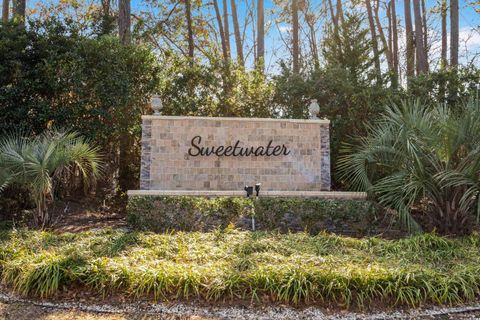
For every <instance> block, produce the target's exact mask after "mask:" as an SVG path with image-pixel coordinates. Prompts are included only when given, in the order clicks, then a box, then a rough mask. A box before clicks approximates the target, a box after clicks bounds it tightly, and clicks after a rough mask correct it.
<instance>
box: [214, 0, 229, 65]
mask: <svg viewBox="0 0 480 320" xmlns="http://www.w3.org/2000/svg"><path fill="white" fill-rule="evenodd" d="M213 7H214V8H215V16H216V18H217V23H218V31H219V33H220V41H221V43H222V53H223V59H224V60H225V63H228V49H227V43H226V42H225V32H224V30H223V23H222V15H221V14H220V9H219V7H218V0H213Z"/></svg>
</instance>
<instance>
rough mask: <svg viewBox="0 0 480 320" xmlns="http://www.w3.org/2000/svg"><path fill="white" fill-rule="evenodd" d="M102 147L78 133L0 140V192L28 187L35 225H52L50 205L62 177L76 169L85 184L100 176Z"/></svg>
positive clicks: (55, 132)
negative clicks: (13, 185)
mask: <svg viewBox="0 0 480 320" xmlns="http://www.w3.org/2000/svg"><path fill="white" fill-rule="evenodd" d="M100 166H101V160H100V157H99V155H98V148H96V147H92V146H90V145H89V143H88V142H87V141H86V140H85V139H83V138H82V137H80V136H78V134H76V133H74V132H66V131H57V130H52V131H49V130H47V131H44V132H43V133H42V134H40V135H37V136H33V137H31V136H24V135H22V134H12V135H7V136H6V137H3V138H2V139H0V192H1V191H2V190H3V189H4V188H6V187H7V186H8V185H11V184H19V185H21V186H24V187H26V188H27V189H28V191H29V192H30V195H31V197H32V199H33V200H34V202H35V205H36V209H35V213H34V223H35V225H36V226H37V227H40V228H44V227H47V226H48V225H49V224H50V223H51V218H52V217H51V214H50V213H49V211H48V205H49V203H50V202H51V201H52V200H53V195H54V189H55V186H57V185H58V182H59V179H60V177H61V176H62V175H63V174H64V173H66V172H68V171H72V170H76V171H77V172H78V173H79V175H80V176H81V177H82V179H83V182H84V183H85V185H88V184H89V183H90V182H92V181H94V180H95V179H96V178H98V177H99V175H100Z"/></svg>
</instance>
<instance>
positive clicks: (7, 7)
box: [2, 0, 10, 23]
mask: <svg viewBox="0 0 480 320" xmlns="http://www.w3.org/2000/svg"><path fill="white" fill-rule="evenodd" d="M9 11H10V0H3V3H2V22H3V23H7V22H8V15H9Z"/></svg>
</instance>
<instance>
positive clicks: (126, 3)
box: [118, 0, 131, 44]
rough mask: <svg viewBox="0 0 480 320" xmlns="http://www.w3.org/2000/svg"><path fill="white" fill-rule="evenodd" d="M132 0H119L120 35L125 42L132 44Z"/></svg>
mask: <svg viewBox="0 0 480 320" xmlns="http://www.w3.org/2000/svg"><path fill="white" fill-rule="evenodd" d="M130 15H131V11H130V0H119V1H118V35H119V37H120V41H121V42H122V43H123V44H130V40H131V33H130V26H131V20H130Z"/></svg>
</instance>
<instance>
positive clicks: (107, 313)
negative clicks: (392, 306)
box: [0, 293, 480, 320]
mask: <svg viewBox="0 0 480 320" xmlns="http://www.w3.org/2000/svg"><path fill="white" fill-rule="evenodd" d="M37 318H42V319H55V320H64V319H65V320H66V319H86V320H119V319H142V320H143V319H145V320H150V319H182V320H183V319H189V320H194V319H195V320H204V319H205V320H206V319H245V320H250V319H252V320H253V319H255V320H256V319H259V320H260V319H262V320H267V319H268V320H270V319H302V320H303V319H319V320H321V319H325V320H340V319H344V320H347V319H348V320H350V319H352V320H353V319H365V320H377V319H378V320H379V319H480V304H476V305H470V306H462V307H456V308H430V309H411V310H408V311H395V312H376V313H369V314H364V313H352V312H347V311H342V312H339V313H336V314H331V313H326V312H325V311H323V310H321V309H317V308H307V309H304V310H298V309H293V308H288V307H271V306H268V307H265V308H247V307H198V306H194V305H187V304H182V303H178V304H171V305H168V304H161V303H148V304H147V303H133V304H124V305H119V306H113V305H102V304H82V303H70V302H68V303H66V302H46V301H36V300H29V299H22V298H20V297H17V296H14V295H11V294H5V293H0V319H12V320H13V319H15V320H23V319H37Z"/></svg>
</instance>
